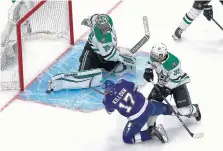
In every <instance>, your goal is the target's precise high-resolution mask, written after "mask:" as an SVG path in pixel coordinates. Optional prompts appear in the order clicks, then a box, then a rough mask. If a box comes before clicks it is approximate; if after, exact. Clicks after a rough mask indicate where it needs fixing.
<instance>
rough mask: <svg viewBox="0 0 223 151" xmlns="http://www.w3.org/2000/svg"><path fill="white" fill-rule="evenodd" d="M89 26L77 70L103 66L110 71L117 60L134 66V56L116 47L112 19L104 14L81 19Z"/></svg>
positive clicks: (83, 23)
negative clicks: (89, 29) (89, 30)
mask: <svg viewBox="0 0 223 151" xmlns="http://www.w3.org/2000/svg"><path fill="white" fill-rule="evenodd" d="M82 25H85V26H88V27H90V28H91V33H90V34H89V37H88V41H87V42H86V45H85V47H84V50H83V52H82V55H81V57H80V66H79V71H83V70H89V69H97V68H103V69H105V70H106V71H111V70H112V69H113V68H114V67H115V66H116V65H117V64H118V63H119V62H123V65H124V66H125V65H129V66H134V65H135V58H134V56H133V55H131V54H126V53H122V52H121V51H120V48H118V47H117V37H116V31H115V29H114V25H113V21H112V19H111V17H110V16H108V15H106V14H94V15H92V16H90V17H88V18H85V19H84V20H83V21H82Z"/></svg>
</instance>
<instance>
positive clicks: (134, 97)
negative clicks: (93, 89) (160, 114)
mask: <svg viewBox="0 0 223 151" xmlns="http://www.w3.org/2000/svg"><path fill="white" fill-rule="evenodd" d="M103 104H104V105H105V108H106V110H107V111H108V112H113V111H114V110H115V109H116V110H117V111H118V112H119V113H120V114H121V115H123V116H125V117H127V118H128V117H130V116H132V115H134V114H137V113H138V112H139V111H140V110H141V108H142V107H143V106H144V104H145V97H144V96H143V95H142V94H141V93H140V92H138V91H137V90H136V89H135V84H134V83H133V82H128V81H126V80H124V79H122V80H120V81H119V82H118V83H117V84H115V91H114V93H112V94H106V95H105V97H104V100H103Z"/></svg>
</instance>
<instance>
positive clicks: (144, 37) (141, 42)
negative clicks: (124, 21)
mask: <svg viewBox="0 0 223 151" xmlns="http://www.w3.org/2000/svg"><path fill="white" fill-rule="evenodd" d="M143 25H144V30H145V35H144V36H143V38H142V39H141V40H140V41H139V42H138V43H137V44H136V45H135V46H134V47H133V48H132V49H131V50H130V52H131V53H132V54H134V53H136V52H137V51H138V50H139V48H141V47H142V46H143V45H144V44H145V43H146V42H147V41H148V40H149V38H150V32H149V23H148V19H147V17H146V16H143ZM121 64H122V63H121V62H120V63H118V64H117V65H116V66H115V67H114V68H113V69H112V70H111V71H110V72H109V73H108V74H107V75H106V76H105V77H104V78H103V79H102V80H101V81H100V82H101V83H103V82H104V81H105V80H106V79H107V78H108V77H109V76H110V75H111V74H112V73H113V72H114V71H115V70H116V69H117V68H118V66H119V65H121Z"/></svg>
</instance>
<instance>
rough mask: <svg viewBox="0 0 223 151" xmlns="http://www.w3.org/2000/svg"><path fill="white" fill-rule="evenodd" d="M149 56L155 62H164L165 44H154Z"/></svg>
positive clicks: (165, 55) (165, 54)
mask: <svg viewBox="0 0 223 151" xmlns="http://www.w3.org/2000/svg"><path fill="white" fill-rule="evenodd" d="M150 55H151V56H152V57H153V58H154V59H155V61H157V62H162V61H164V60H166V58H167V55H168V51H167V47H166V45H165V44H163V43H160V44H156V45H154V46H153V47H152V50H151V52H150Z"/></svg>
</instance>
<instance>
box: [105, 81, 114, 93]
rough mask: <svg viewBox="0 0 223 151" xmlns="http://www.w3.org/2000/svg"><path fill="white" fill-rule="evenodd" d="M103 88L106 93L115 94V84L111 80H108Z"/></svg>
mask: <svg viewBox="0 0 223 151" xmlns="http://www.w3.org/2000/svg"><path fill="white" fill-rule="evenodd" d="M102 88H103V89H104V91H105V93H113V92H114V91H115V83H114V82H113V81H111V80H106V81H105V82H104V83H103V85H102Z"/></svg>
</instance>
